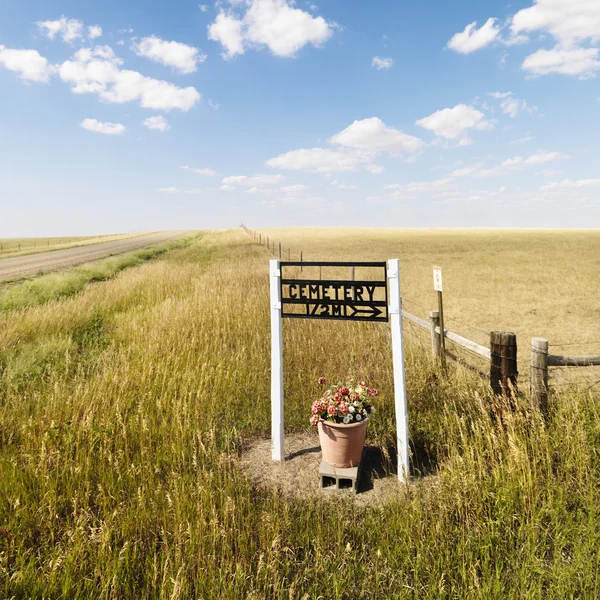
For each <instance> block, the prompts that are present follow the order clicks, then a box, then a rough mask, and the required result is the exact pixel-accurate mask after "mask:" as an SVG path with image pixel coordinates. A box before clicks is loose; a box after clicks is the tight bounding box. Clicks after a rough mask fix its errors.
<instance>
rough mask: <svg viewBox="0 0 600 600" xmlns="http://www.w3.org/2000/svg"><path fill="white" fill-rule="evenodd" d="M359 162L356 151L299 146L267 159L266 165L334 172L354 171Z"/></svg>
mask: <svg viewBox="0 0 600 600" xmlns="http://www.w3.org/2000/svg"><path fill="white" fill-rule="evenodd" d="M360 163H361V157H360V156H358V155H357V154H356V153H352V152H342V151H339V150H331V149H329V148H301V149H299V150H291V151H290V152H285V153H284V154H280V155H279V156H276V157H275V158H271V159H269V160H268V161H267V166H269V167H274V168H276V169H284V170H288V171H308V172H309V173H334V172H337V171H356V170H357V169H358V167H359V165H360Z"/></svg>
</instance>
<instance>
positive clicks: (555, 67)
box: [521, 46, 600, 79]
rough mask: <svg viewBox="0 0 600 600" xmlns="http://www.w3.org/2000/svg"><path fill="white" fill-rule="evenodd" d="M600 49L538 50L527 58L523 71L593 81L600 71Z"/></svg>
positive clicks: (536, 74) (535, 74)
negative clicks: (574, 76)
mask: <svg viewBox="0 0 600 600" xmlns="http://www.w3.org/2000/svg"><path fill="white" fill-rule="evenodd" d="M598 53H599V50H598V48H561V47H559V46H557V47H555V48H553V49H552V50H538V51H537V52H534V53H533V54H530V55H529V56H527V57H526V58H525V60H524V61H523V64H522V65H521V69H523V71H528V72H529V73H531V75H532V76H534V77H535V76H539V75H549V74H550V73H560V74H562V75H577V76H578V77H579V78H580V79H591V78H592V77H595V76H596V73H597V71H598V70H600V60H598Z"/></svg>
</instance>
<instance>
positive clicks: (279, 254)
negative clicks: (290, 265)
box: [279, 242, 281, 260]
mask: <svg viewBox="0 0 600 600" xmlns="http://www.w3.org/2000/svg"><path fill="white" fill-rule="evenodd" d="M279 260H281V242H279Z"/></svg>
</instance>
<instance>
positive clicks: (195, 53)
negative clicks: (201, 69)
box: [132, 35, 206, 74]
mask: <svg viewBox="0 0 600 600" xmlns="http://www.w3.org/2000/svg"><path fill="white" fill-rule="evenodd" d="M132 50H133V51H134V52H135V53H136V54H137V55H138V56H142V57H144V58H147V59H149V60H151V61H153V62H155V63H159V64H161V65H165V66H167V67H172V68H173V69H175V71H177V72H178V73H182V74H186V73H193V72H195V71H196V69H197V65H198V63H202V62H204V61H205V60H206V54H203V53H202V52H200V50H199V49H198V48H195V47H194V46H188V45H187V44H182V43H181V42H174V41H173V42H167V41H166V40H162V39H161V38H159V37H156V36H154V35H151V36H149V37H145V38H142V39H141V40H140V41H139V42H134V44H133V46H132Z"/></svg>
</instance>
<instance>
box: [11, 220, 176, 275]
mask: <svg viewBox="0 0 600 600" xmlns="http://www.w3.org/2000/svg"><path fill="white" fill-rule="evenodd" d="M183 233H184V232H181V231H161V232H159V233H149V234H147V235H141V236H139V237H134V238H127V239H124V240H116V241H114V242H102V243H100V244H93V245H90V246H80V247H78V248H67V249H65V250H54V251H50V252H44V253H41V254H28V255H26V256H17V257H14V258H0V281H9V280H11V279H16V278H17V277H21V276H23V275H32V274H35V273H38V272H39V271H55V270H57V269H64V268H67V267H72V266H75V265H80V264H82V263H86V262H90V261H92V260H98V259H99V258H106V257H107V256H110V255H112V254H123V253H124V252H131V251H133V250H139V249H140V248H145V247H146V246H150V245H153V244H161V243H164V242H167V241H169V240H171V239H173V238H176V237H180V236H181V235H183Z"/></svg>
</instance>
